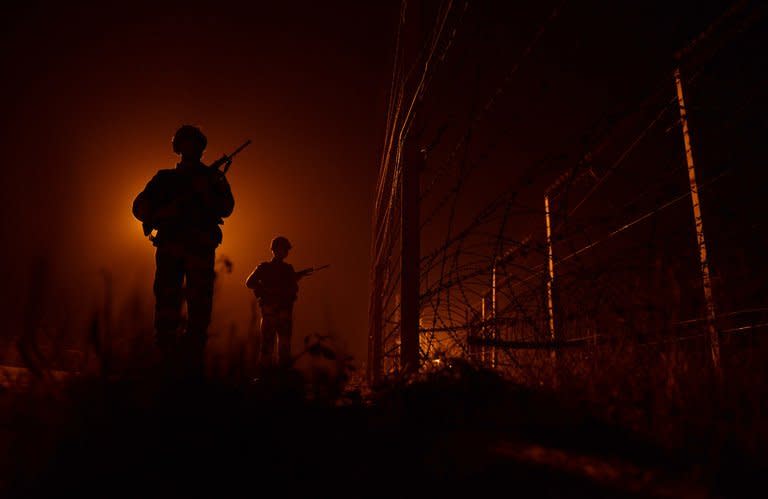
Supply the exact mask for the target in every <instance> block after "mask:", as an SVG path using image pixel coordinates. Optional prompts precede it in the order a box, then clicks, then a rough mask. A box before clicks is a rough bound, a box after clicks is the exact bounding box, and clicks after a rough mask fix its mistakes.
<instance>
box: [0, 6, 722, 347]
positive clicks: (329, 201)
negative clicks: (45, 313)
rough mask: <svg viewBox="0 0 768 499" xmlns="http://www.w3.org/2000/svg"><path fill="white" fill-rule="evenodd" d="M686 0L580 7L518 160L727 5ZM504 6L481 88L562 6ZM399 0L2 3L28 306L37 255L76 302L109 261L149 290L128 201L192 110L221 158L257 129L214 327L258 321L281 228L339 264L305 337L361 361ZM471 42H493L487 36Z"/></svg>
mask: <svg viewBox="0 0 768 499" xmlns="http://www.w3.org/2000/svg"><path fill="white" fill-rule="evenodd" d="M512 3H513V2H509V4H512ZM673 3H674V5H670V2H628V3H626V4H625V3H624V2H621V6H619V5H618V3H613V2H607V3H600V2H586V3H583V4H581V3H579V2H567V3H566V7H565V8H564V9H563V11H562V13H561V19H562V21H558V22H559V23H560V24H557V25H555V26H553V29H552V34H549V35H548V36H547V38H546V39H545V41H544V43H543V44H542V47H541V50H540V52H539V53H537V54H536V57H534V58H532V59H533V60H534V61H535V62H534V63H532V64H531V65H529V66H527V67H523V68H522V70H521V76H520V80H519V81H517V82H516V83H515V86H514V87H513V88H512V92H511V93H510V94H508V95H512V96H514V95H516V96H518V97H520V96H524V97H526V98H525V99H521V104H520V106H518V108H517V109H516V114H515V115H514V117H513V118H510V119H512V120H517V125H516V126H518V128H519V134H514V133H513V134H512V135H511V137H513V138H512V139H510V140H511V141H512V142H510V144H512V146H514V145H515V144H517V145H518V146H519V147H518V148H517V149H516V153H515V154H514V155H512V156H511V158H512V159H514V162H513V164H514V165H523V164H525V163H526V162H531V161H534V160H536V159H539V158H541V157H542V156H543V155H544V154H545V153H547V152H551V151H554V150H557V149H558V148H559V149H561V150H567V149H568V147H570V146H569V144H570V143H569V142H568V141H573V138H574V137H578V136H579V133H580V130H583V129H584V128H585V127H587V126H588V125H589V124H590V123H593V122H594V120H595V119H597V117H598V116H599V115H600V114H601V113H604V112H605V111H607V110H610V109H615V108H616V107H617V106H619V105H620V104H621V103H622V102H624V101H625V100H626V101H627V102H629V101H635V100H637V99H639V98H640V97H641V96H642V95H643V94H644V92H645V89H648V88H654V85H657V84H658V83H659V81H662V80H661V79H663V77H664V75H665V74H666V73H665V72H669V71H670V70H671V68H672V64H673V59H672V54H673V53H674V51H675V50H676V49H678V48H680V47H681V45H682V44H684V43H685V41H686V40H688V39H690V37H692V36H694V35H695V34H697V33H698V32H699V31H700V30H702V29H703V28H704V27H705V26H706V25H707V24H708V23H709V22H711V21H712V20H713V19H714V18H716V17H717V15H718V14H719V13H721V12H722V11H723V10H724V9H725V8H727V6H728V2H722V3H718V4H714V5H708V6H707V7H706V8H705V7H700V6H698V5H697V3H696V2H673ZM488 5H489V4H484V7H483V8H482V9H479V13H478V14H477V15H476V17H474V18H472V19H474V20H475V21H476V22H477V25H483V26H486V27H488V30H487V31H486V32H485V35H486V37H485V38H483V40H486V41H487V40H493V41H495V42H499V43H498V45H499V46H504V47H506V49H505V50H507V52H504V51H501V52H498V53H494V52H487V51H486V52H483V53H482V55H480V56H477V59H476V61H477V65H476V68H474V69H473V71H474V72H473V73H472V78H470V80H472V81H474V86H467V87H466V89H467V90H466V92H467V93H469V92H475V93H476V94H477V95H479V96H482V95H484V94H483V92H487V91H488V90H489V89H492V88H493V86H494V84H495V82H496V80H497V77H498V75H499V73H503V70H504V69H505V68H506V67H507V65H508V64H509V63H510V62H511V61H513V60H514V57H513V55H514V54H515V53H516V52H515V51H517V52H519V51H520V50H521V49H522V47H523V46H524V45H525V44H526V43H527V41H528V40H529V39H530V35H531V33H532V32H533V31H534V30H535V28H536V25H537V23H540V22H541V20H542V19H543V18H545V17H546V15H547V12H548V11H549V10H550V9H551V6H549V5H547V6H542V5H539V3H538V2H525V3H524V4H520V5H519V6H518V5H515V6H514V7H513V6H511V5H508V3H507V2H501V3H499V4H498V5H499V9H498V15H489V12H492V11H493V10H494V9H490V8H489V7H488ZM398 10H399V2H395V1H387V2H385V1H381V2H341V3H338V2H289V3H278V2H274V3H270V4H267V3H262V2H253V3H249V4H238V3H229V2H226V1H222V2H209V3H198V2H146V3H145V2H127V3H120V4H110V3H106V2H104V3H94V4H80V3H66V4H64V3H57V4H45V3H42V2H28V3H24V4H23V5H21V4H19V5H16V6H15V7H14V8H13V9H11V10H10V11H8V12H6V13H5V15H4V16H3V20H2V21H0V22H1V23H2V38H1V39H0V41H1V42H2V43H1V45H2V46H1V47H0V62H1V63H2V66H3V69H4V71H3V74H4V77H3V79H2V81H0V88H2V93H3V95H4V96H5V99H4V102H5V105H4V106H3V108H4V109H3V112H2V114H1V115H0V120H2V121H0V127H1V128H2V136H0V145H2V151H3V158H4V161H5V165H4V167H3V169H2V182H1V185H0V206H1V207H2V213H3V217H2V226H0V228H1V230H2V233H3V234H4V243H5V244H4V245H3V246H4V248H3V251H4V252H5V254H4V255H3V256H4V258H3V261H4V263H5V265H6V266H7V269H6V270H5V271H4V273H3V275H4V278H3V282H2V292H3V296H4V297H5V305H6V307H7V310H8V312H7V315H8V317H9V320H10V321H11V323H12V324H13V323H15V322H14V321H18V320H19V319H18V316H19V310H21V309H22V308H23V304H24V300H25V299H26V298H25V297H26V296H27V295H28V292H27V290H28V288H29V284H30V283H29V276H30V272H31V269H32V267H34V266H35V265H39V264H40V262H47V263H46V265H47V266H46V267H45V268H46V269H47V272H48V273H47V276H48V277H47V278H46V282H47V284H46V287H47V289H48V291H47V293H48V294H49V295H50V297H51V298H50V300H51V302H54V303H57V304H59V305H61V304H64V303H66V310H69V311H70V312H67V313H66V314H65V315H69V316H71V317H77V316H78V314H86V315H87V310H88V309H89V308H91V307H93V306H94V304H95V303H98V300H99V296H100V291H99V282H100V281H99V279H100V277H99V272H98V271H99V270H100V269H107V270H108V271H110V272H111V273H112V275H113V276H114V279H115V283H116V295H117V297H118V299H126V298H127V297H128V296H130V295H132V294H133V293H138V294H139V295H141V296H143V299H144V300H145V301H146V302H147V303H149V302H150V297H151V294H150V291H151V279H152V273H153V248H152V246H151V244H150V243H149V242H148V241H147V240H146V239H145V238H143V237H142V233H141V227H140V223H139V222H138V221H136V220H135V219H134V218H133V217H132V215H131V210H130V207H131V202H132V200H133V198H134V197H135V195H136V194H137V193H138V192H139V191H140V190H141V189H142V188H143V187H144V185H145V183H146V182H147V181H148V180H149V179H150V178H151V176H152V175H153V174H154V173H155V172H156V171H157V170H158V169H161V168H169V167H172V166H173V165H174V164H175V161H176V157H175V155H174V154H173V152H172V150H171V146H170V139H171V136H172V134H173V132H174V131H175V129H176V128H177V127H178V126H179V125H181V124H184V123H192V124H196V125H198V126H200V127H201V128H202V130H203V131H204V132H205V133H206V134H207V136H208V139H209V142H208V149H207V152H206V155H205V156H204V160H206V161H209V162H210V161H213V160H214V159H216V158H218V157H219V156H220V155H221V154H222V153H224V152H227V151H229V150H231V149H233V148H234V147H236V146H237V145H239V144H240V143H242V142H243V141H244V140H245V139H248V138H250V139H252V140H253V144H252V145H251V147H250V148H248V149H246V150H245V151H244V152H243V153H242V154H241V155H240V156H239V157H238V158H237V159H236V160H235V163H234V165H233V167H232V169H231V171H230V174H229V180H230V183H231V185H232V190H233V193H234V196H235V211H234V214H233V215H232V216H231V217H230V218H229V219H227V220H226V222H225V224H224V225H223V227H222V229H223V232H224V243H223V245H222V246H221V247H220V248H219V250H218V253H219V254H220V255H226V256H228V257H229V258H230V259H231V260H232V261H233V263H234V270H233V273H232V274H231V275H226V276H223V277H222V281H221V282H222V284H221V289H220V290H218V292H217V296H216V304H215V308H214V322H213V325H212V328H211V330H212V331H217V330H218V331H220V330H222V329H223V328H227V327H228V326H229V324H230V323H232V322H234V323H236V324H237V325H238V327H239V328H240V330H241V331H242V330H244V327H245V324H246V323H247V320H248V317H249V314H250V311H249V303H250V301H251V299H252V297H251V295H250V294H249V293H248V292H247V290H246V289H245V287H244V285H243V283H244V281H245V278H246V276H247V275H248V274H249V273H250V271H251V270H252V269H253V267H254V266H255V265H256V264H257V263H258V262H259V261H262V260H265V259H268V258H269V257H270V254H269V248H268V245H269V241H270V239H271V238H272V237H273V236H275V235H278V234H282V235H285V236H287V237H288V238H289V239H290V240H291V241H292V243H293V246H294V250H293V252H292V254H291V256H290V257H289V261H290V262H291V263H293V264H294V266H295V267H296V268H304V267H307V266H312V265H320V264H326V263H330V264H331V265H332V266H331V268H330V269H328V270H327V271H324V272H323V273H320V274H317V275H315V276H313V277H311V278H309V279H307V280H305V281H302V283H301V291H300V298H299V302H298V304H297V309H296V322H295V334H294V338H295V341H297V342H298V341H300V340H301V338H302V337H303V336H304V335H305V334H309V333H311V332H314V331H319V332H333V333H335V334H337V335H338V336H339V337H340V338H342V339H343V340H344V341H345V342H346V343H347V344H348V347H349V349H350V350H351V352H352V353H353V354H354V355H355V356H356V357H357V358H360V359H362V358H365V348H366V331H367V313H368V312H367V306H368V289H369V288H368V286H369V273H368V272H369V269H368V266H369V253H370V219H371V209H372V196H373V192H374V187H375V186H374V184H375V180H376V176H377V168H378V161H379V155H380V152H381V143H382V141H383V135H384V126H385V112H386V104H387V92H388V88H389V84H390V78H391V67H392V54H393V47H394V34H395V30H396V26H397V15H398ZM483 23H484V24H483ZM426 27H427V28H428V27H429V26H428V25H427V26H426ZM478 33H479V32H478ZM478 39H479V38H478ZM455 56H456V57H457V58H463V60H470V61H473V60H475V59H473V57H474V56H473V55H472V52H471V46H462V47H459V48H457V51H456V55H455ZM489 61H490V62H489ZM448 67H452V68H454V69H455V70H460V68H461V67H465V68H466V67H467V66H461V65H460V64H457V65H455V66H450V65H449V66H448ZM494 67H495V69H494ZM457 68H458V69H457ZM443 76H444V77H446V78H447V77H448V76H450V74H447V75H443ZM454 76H455V75H454ZM457 81H461V78H459V79H458V80H457ZM670 85H672V82H671V81H670ZM670 88H671V87H670ZM454 91H455V89H454ZM542 92H543V93H542ZM446 96H448V97H447V98H448V99H450V96H451V93H450V92H449V91H446ZM481 100H482V99H481ZM440 106H442V107H439V108H434V109H432V112H433V114H432V116H433V117H434V120H433V123H432V126H437V124H438V122H440V121H441V120H442V119H444V118H445V119H449V118H450V119H452V120H454V121H461V120H462V119H463V117H462V116H461V115H458V116H457V115H456V114H457V113H453V114H452V113H451V112H448V111H446V109H448V110H449V109H451V108H452V107H451V101H450V100H443V102H442V103H441V104H440ZM456 109H460V108H459V107H457V108H456ZM459 114H460V113H459ZM496 119H502V118H498V117H497V118H496ZM503 120H504V121H505V122H507V123H509V120H508V119H506V118H503ZM449 134H450V132H449ZM515 137H516V138H515ZM515 140H517V142H515ZM571 145H572V144H571ZM567 152H569V153H571V154H574V155H576V156H577V155H578V154H577V151H576V149H574V148H573V147H571V149H570V150H568V151H567ZM507 159H509V158H507ZM509 164H510V163H508V162H507V163H505V165H509ZM516 167H517V166H514V167H512V169H513V170H514V168H516ZM504 168H509V166H504ZM542 180H543V181H545V182H548V181H551V177H550V178H542ZM479 201H481V200H480V199H478V203H475V205H476V206H479V205H480V203H479ZM467 215H469V212H467ZM62 306H63V305H62Z"/></svg>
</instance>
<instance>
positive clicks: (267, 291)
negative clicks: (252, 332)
mask: <svg viewBox="0 0 768 499" xmlns="http://www.w3.org/2000/svg"><path fill="white" fill-rule="evenodd" d="M270 249H271V250H272V255H273V258H272V260H270V261H268V262H262V263H260V264H259V265H258V267H256V269H255V270H254V271H253V272H252V273H251V275H250V276H248V279H247V280H246V282H245V285H246V286H247V287H248V288H250V289H252V290H253V294H254V295H255V296H256V297H257V298H258V299H259V306H260V307H261V347H260V363H261V365H262V366H264V367H269V366H271V365H273V363H274V350H275V340H277V343H278V361H279V363H280V365H282V366H287V365H290V363H291V332H292V328H293V304H294V302H295V301H296V298H297V296H298V291H299V285H298V281H299V279H301V278H302V277H304V276H308V275H311V274H312V272H313V271H314V269H306V270H302V271H300V272H296V271H294V269H293V265H291V264H289V263H287V262H285V258H286V257H287V256H288V252H289V251H290V250H291V243H290V242H289V241H288V239H286V238H285V237H283V236H278V237H276V238H274V239H272V243H271V244H270Z"/></svg>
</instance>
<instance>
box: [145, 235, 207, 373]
mask: <svg viewBox="0 0 768 499" xmlns="http://www.w3.org/2000/svg"><path fill="white" fill-rule="evenodd" d="M215 251H216V250H215V248H195V249H194V250H190V249H189V248H186V247H184V246H182V245H177V244H170V243H169V244H164V245H162V246H159V247H158V248H157V252H156V254H155V262H156V265H157V267H156V271H155V283H154V287H153V289H154V293H155V334H156V336H155V341H156V342H157V345H158V347H159V348H160V350H161V352H162V353H163V354H171V353H175V352H176V351H178V346H179V344H178V342H177V336H176V335H177V331H178V329H179V326H180V325H181V309H182V303H183V301H184V298H185V297H186V303H187V328H186V329H187V330H186V335H185V336H184V337H182V338H181V340H182V346H183V347H185V348H184V350H186V351H187V352H188V353H189V354H190V355H191V357H193V358H197V361H198V362H200V363H202V358H203V353H204V350H205V343H206V341H207V339H208V325H209V324H210V322H211V309H212V308H213V281H214V270H213V265H214V258H215ZM185 281H186V286H184V284H185Z"/></svg>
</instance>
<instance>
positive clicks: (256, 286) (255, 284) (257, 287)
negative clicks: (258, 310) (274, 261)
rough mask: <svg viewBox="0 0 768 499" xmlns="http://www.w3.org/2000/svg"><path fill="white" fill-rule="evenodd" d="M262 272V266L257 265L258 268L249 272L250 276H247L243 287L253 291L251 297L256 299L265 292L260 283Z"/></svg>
mask: <svg viewBox="0 0 768 499" xmlns="http://www.w3.org/2000/svg"><path fill="white" fill-rule="evenodd" d="M263 270H264V267H263V266H262V264H259V266H258V267H256V268H255V269H254V271H253V272H251V275H249V276H248V279H246V280H245V285H246V286H247V287H248V289H252V290H253V295H254V296H256V297H257V298H261V297H262V296H263V295H264V292H265V290H264V284H263V283H262V271H263Z"/></svg>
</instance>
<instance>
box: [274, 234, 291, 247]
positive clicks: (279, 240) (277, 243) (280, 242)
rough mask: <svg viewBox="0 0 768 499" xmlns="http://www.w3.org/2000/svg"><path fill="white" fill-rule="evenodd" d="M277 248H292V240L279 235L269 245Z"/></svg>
mask: <svg viewBox="0 0 768 499" xmlns="http://www.w3.org/2000/svg"><path fill="white" fill-rule="evenodd" d="M277 248H285V249H291V248H292V246H291V242H290V241H289V240H288V238H286V237H283V236H277V237H276V238H274V239H272V243H271V244H270V245H269V249H271V250H276V249H277Z"/></svg>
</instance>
